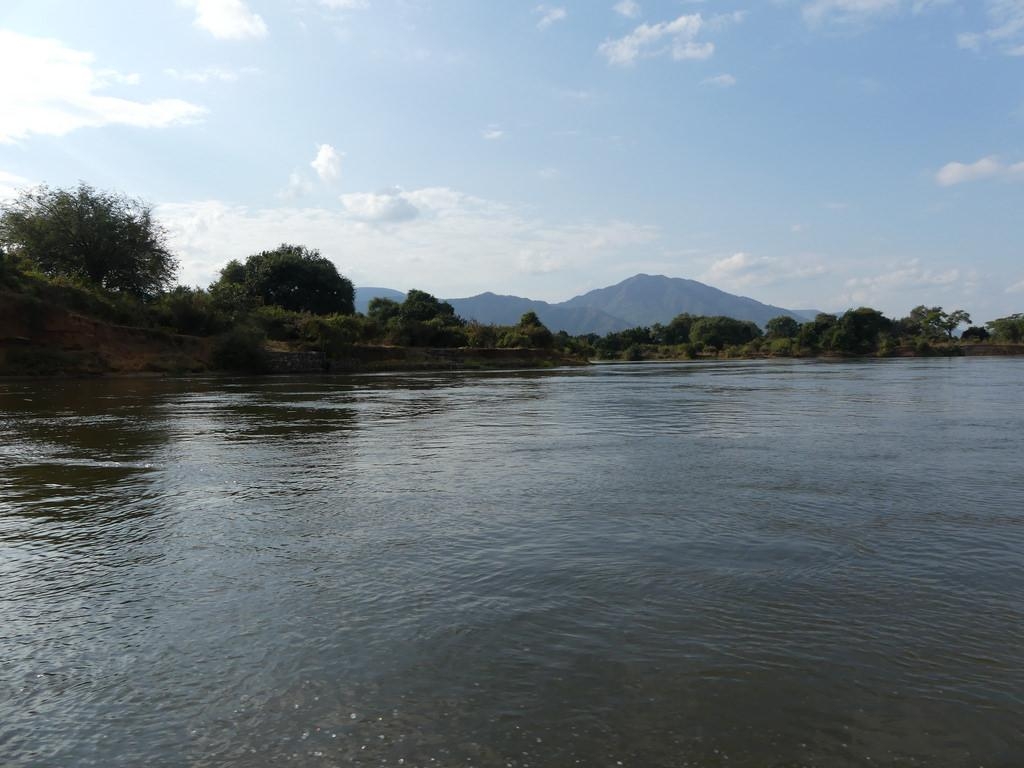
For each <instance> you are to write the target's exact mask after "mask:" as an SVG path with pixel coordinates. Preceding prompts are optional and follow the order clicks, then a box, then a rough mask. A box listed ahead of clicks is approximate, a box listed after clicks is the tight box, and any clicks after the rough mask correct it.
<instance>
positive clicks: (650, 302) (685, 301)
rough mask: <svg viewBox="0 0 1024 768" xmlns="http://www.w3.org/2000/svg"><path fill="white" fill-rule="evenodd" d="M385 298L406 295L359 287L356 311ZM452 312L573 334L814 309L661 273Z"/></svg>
mask: <svg viewBox="0 0 1024 768" xmlns="http://www.w3.org/2000/svg"><path fill="white" fill-rule="evenodd" d="M376 296H384V297H386V298H389V299H394V300H395V301H402V300H404V298H405V294H404V293H401V292H400V291H394V290H391V289H389V288H357V289H356V310H357V311H359V312H366V306H367V305H369V303H370V299H372V298H374V297H376ZM447 301H448V302H449V303H450V304H451V305H452V306H453V307H454V308H455V312H456V313H457V314H458V315H460V316H461V317H464V318H466V319H467V320H476V321H478V322H481V323H495V324H497V325H513V324H515V323H517V322H518V321H519V318H520V317H522V316H523V315H524V314H525V313H526V312H531V311H532V312H536V313H537V317H539V318H540V319H541V322H543V323H544V325H546V326H547V327H548V328H550V329H551V330H552V331H566V332H567V333H570V334H572V335H574V336H575V335H578V334H582V333H597V334H601V335H604V334H606V333H611V332H612V331H621V330H624V329H626V328H635V327H637V326H640V325H653V324H654V323H662V324H665V323H668V322H669V321H670V320H671V319H672V318H673V317H675V316H676V315H679V314H682V313H683V312H689V313H690V314H691V315H725V316H726V317H734V318H736V319H737V320H753V321H754V322H755V323H757V324H758V325H760V326H762V327H763V326H764V324H765V323H767V322H768V321H769V320H771V319H772V318H773V317H778V316H779V315H788V316H790V317H793V318H795V319H796V320H798V321H799V322H805V321H806V320H808V319H811V320H813V319H814V316H815V315H816V314H817V310H792V309H783V308H782V307H775V306H772V305H770V304H762V303H761V302H760V301H755V300H754V299H751V298H747V297H746V296H736V295H734V294H731V293H726V292H725V291H721V290H719V289H718V288H712V287H711V286H710V285H705V284H704V283H699V282H697V281H696V280H687V279H684V278H681V277H665V276H664V275H634V276H633V277H631V278H629V279H627V280H623V281H622V282H621V283H618V284H616V285H611V286H608V287H607V288H598V289H596V290H593V291H590V292H589V293H585V294H583V295H582V296H576V297H574V298H572V299H569V300H568V301H563V302H559V303H557V304H551V303H548V302H546V301H537V300H534V299H526V298H523V297H521V296H500V295H498V294H495V293H490V292H488V293H481V294H479V295H477V296H469V297H467V298H463V299H447Z"/></svg>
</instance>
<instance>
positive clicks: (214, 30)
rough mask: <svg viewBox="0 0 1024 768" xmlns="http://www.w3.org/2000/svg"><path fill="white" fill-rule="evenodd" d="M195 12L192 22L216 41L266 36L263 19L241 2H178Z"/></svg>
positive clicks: (185, 0) (215, 0)
mask: <svg viewBox="0 0 1024 768" xmlns="http://www.w3.org/2000/svg"><path fill="white" fill-rule="evenodd" d="M178 2H179V3H180V4H181V5H183V6H185V7H187V8H192V9H193V10H195V12H196V18H195V21H194V22H193V23H194V24H195V25H196V26H197V27H198V28H199V29H202V30H203V31H205V32H209V33H210V34H211V35H213V36H214V37H216V38H217V39H218V40H245V39H249V38H257V39H258V38H262V37H266V36H267V25H266V23H265V22H264V21H263V17H262V16H260V15H259V14H257V13H253V12H252V11H251V10H249V7H248V6H247V5H246V4H245V3H244V2H243V0H178Z"/></svg>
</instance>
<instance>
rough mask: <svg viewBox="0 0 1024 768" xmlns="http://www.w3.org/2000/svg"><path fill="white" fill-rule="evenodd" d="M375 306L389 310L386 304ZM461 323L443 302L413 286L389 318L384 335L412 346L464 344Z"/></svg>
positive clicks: (391, 308)
mask: <svg viewBox="0 0 1024 768" xmlns="http://www.w3.org/2000/svg"><path fill="white" fill-rule="evenodd" d="M376 306H377V307H379V308H381V311H385V310H386V311H387V312H390V311H393V307H390V305H385V304H383V303H381V304H378V305H376ZM465 324H466V321H465V320H463V319H462V318H461V317H459V316H458V315H456V314H455V308H454V307H452V305H451V304H449V303H448V302H447V301H440V300H438V299H437V298H436V297H435V296H433V295H431V294H429V293H427V292H426V291H419V290H416V289H415V288H413V289H411V290H410V291H409V292H408V293H407V294H406V295H405V301H403V302H402V303H401V304H400V305H399V309H398V314H397V316H395V317H394V319H393V320H391V321H389V326H390V328H391V330H390V332H389V334H388V335H389V338H390V339H391V340H392V341H394V342H395V343H398V344H406V345H409V346H414V347H428V346H436V347H461V346H465V345H466V343H467V336H466V332H465V330H464V328H463V327H464V326H465Z"/></svg>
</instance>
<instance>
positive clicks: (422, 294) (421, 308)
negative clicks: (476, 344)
mask: <svg viewBox="0 0 1024 768" xmlns="http://www.w3.org/2000/svg"><path fill="white" fill-rule="evenodd" d="M399 316H400V317H401V319H402V320H403V321H409V320H417V321H419V322H424V323H425V322H426V321H428V320H433V319H434V318H441V319H442V320H445V321H448V320H451V321H453V322H455V321H456V315H455V308H454V307H453V306H452V305H451V304H449V303H448V302H447V301H439V300H438V299H437V298H435V297H434V296H433V295H431V294H429V293H427V292H426V291H418V290H416V289H415V288H413V289H411V290H410V291H409V292H408V293H407V294H406V295H405V301H403V302H402V308H401V310H400V312H399Z"/></svg>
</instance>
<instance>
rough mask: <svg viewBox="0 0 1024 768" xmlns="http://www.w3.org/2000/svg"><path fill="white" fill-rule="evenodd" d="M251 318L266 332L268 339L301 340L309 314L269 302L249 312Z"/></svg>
mask: <svg viewBox="0 0 1024 768" xmlns="http://www.w3.org/2000/svg"><path fill="white" fill-rule="evenodd" d="M249 318H250V319H251V320H252V322H253V323H254V324H255V325H256V326H257V327H259V328H260V329H261V330H262V331H263V333H264V334H266V336H267V338H268V339H273V340H274V341H299V340H300V339H302V337H303V329H304V327H305V325H306V322H307V320H308V319H309V315H307V314H304V313H302V312H293V311H291V310H289V309H284V308H282V307H279V306H276V305H273V304H269V305H267V306H265V307H257V308H256V309H254V310H253V311H252V312H251V313H250V314H249Z"/></svg>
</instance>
